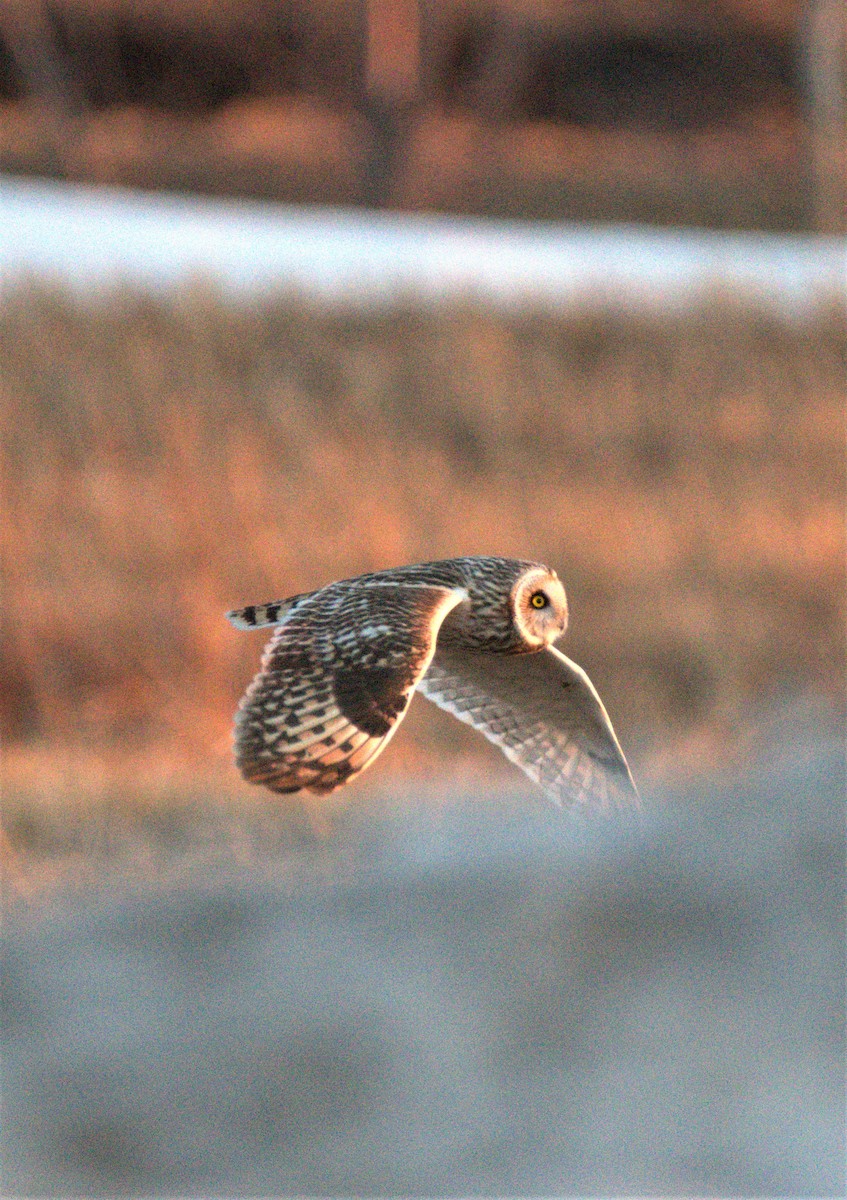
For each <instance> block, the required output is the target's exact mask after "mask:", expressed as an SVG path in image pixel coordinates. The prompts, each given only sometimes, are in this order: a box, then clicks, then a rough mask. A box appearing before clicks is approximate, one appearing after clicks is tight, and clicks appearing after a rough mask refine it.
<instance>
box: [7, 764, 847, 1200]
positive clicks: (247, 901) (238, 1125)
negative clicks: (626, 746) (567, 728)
mask: <svg viewBox="0 0 847 1200" xmlns="http://www.w3.org/2000/svg"><path fill="white" fill-rule="evenodd" d="M844 782H845V780H844V762H843V753H842V750H841V748H840V747H828V746H816V747H814V748H813V749H808V748H807V750H806V751H805V752H800V751H799V750H798V751H786V752H785V754H784V757H783V758H782V759H781V760H780V762H778V763H774V765H773V767H772V769H771V770H770V772H769V773H767V774H763V775H757V776H755V777H751V778H748V779H747V780H745V781H744V782H742V783H741V784H737V785H735V786H732V787H725V788H724V789H723V790H721V791H719V792H717V793H715V794H709V793H708V791H707V790H706V789H703V788H701V789H699V792H694V793H693V794H690V795H686V796H677V797H675V798H674V797H664V798H663V799H662V800H661V803H660V802H659V801H658V800H656V799H655V798H654V799H650V798H648V799H647V802H646V812H645V814H644V815H642V817H641V818H632V819H631V820H630V819H626V820H624V819H623V818H620V817H615V818H614V819H612V820H608V821H605V820H602V819H601V820H598V821H591V822H585V823H581V824H577V823H575V822H573V821H567V820H566V819H565V818H563V815H562V813H561V812H557V811H552V810H547V809H544V808H541V807H539V806H538V805H532V806H530V805H529V804H528V803H527V805H526V807H521V808H519V807H518V806H517V805H515V804H514V803H511V804H510V803H506V802H505V801H504V802H503V804H502V805H493V806H491V807H485V806H482V805H480V804H476V805H473V804H457V805H453V806H450V807H448V808H446V809H445V810H443V811H442V812H441V813H440V814H439V813H436V812H435V811H433V810H430V809H428V808H426V807H424V806H420V805H410V806H409V807H407V808H405V809H394V810H392V813H393V815H391V816H386V815H385V814H384V813H383V815H382V816H381V817H380V816H378V815H377V816H374V815H373V814H371V815H370V817H369V818H368V819H367V820H365V818H364V817H363V818H362V820H361V821H359V820H357V823H356V825H355V829H356V839H357V840H356V843H355V845H354V846H353V845H352V844H347V845H340V846H339V845H337V844H334V843H333V842H332V841H330V842H329V843H327V844H326V845H325V846H324V847H323V848H322V849H321V850H320V851H318V852H315V851H312V854H313V855H314V871H312V872H298V873H295V874H294V875H289V876H287V879H288V882H287V883H286V882H285V880H284V879H283V878H281V877H280V878H279V879H278V880H277V881H276V882H273V881H272V882H269V881H268V873H267V871H265V872H264V873H261V874H260V873H259V872H250V871H245V873H244V874H242V875H241V876H240V877H239V878H238V879H234V878H228V879H222V878H216V879H206V880H205V881H200V880H198V881H197V883H196V884H194V885H191V886H186V885H183V886H180V887H178V888H175V887H171V888H169V889H168V890H166V891H165V892H161V891H159V892H156V891H153V890H151V889H148V890H147V891H146V892H143V893H136V894H135V895H134V896H132V895H129V896H128V895H126V894H124V895H123V897H122V898H118V897H113V898H112V899H110V898H109V896H108V895H106V896H104V895H102V894H101V895H100V897H99V898H98V900H97V901H96V903H89V904H87V905H82V904H81V905H79V906H78V907H76V908H75V909H73V910H71V909H66V911H65V912H64V913H63V914H61V915H55V916H53V917H52V918H47V919H42V920H40V921H39V922H37V923H33V922H31V921H30V922H26V921H18V920H17V919H16V918H15V917H14V916H13V917H12V919H11V920H10V922H9V923H8V928H7V933H6V949H5V964H4V1001H5V1022H4V1025H5V1065H4V1071H5V1079H4V1110H5V1111H4V1120H3V1126H4V1139H5V1147H4V1159H3V1161H4V1164H5V1165H4V1172H5V1178H4V1181H3V1183H4V1187H3V1192H4V1194H5V1195H10V1194H26V1195H47V1194H51V1195H59V1194H61V1195H63V1196H69V1195H78V1194H85V1195H89V1196H97V1195H107V1194H108V1195H118V1194H122V1193H124V1194H125V1193H135V1194H155V1193H159V1194H166V1193H168V1194H183V1195H185V1194H191V1193H194V1194H197V1193H202V1194H218V1195H221V1194H224V1195H227V1194H228V1195H248V1194H250V1195H271V1194H291V1193H299V1194H304V1193H311V1194H315V1193H319V1194H325V1195H326V1194H359V1195H368V1194H370V1195H375V1194H382V1195H385V1194H393V1195H396V1194H405V1195H415V1194H441V1195H446V1194H453V1195H460V1194H464V1195H470V1194H474V1193H487V1194H508V1193H512V1194H514V1193H523V1194H536V1195H538V1194H544V1193H559V1194H566V1193H575V1192H582V1193H597V1192H602V1193H615V1192H618V1193H624V1192H625V1193H633V1192H639V1193H648V1192H665V1193H666V1194H667V1193H671V1194H676V1195H683V1194H692V1193H699V1194H707V1193H715V1192H718V1193H724V1194H730V1193H731V1194H735V1195H755V1194H771V1195H774V1194H779V1195H797V1194H803V1195H843V1194H844V1183H845V1181H844V1111H843V1064H844V1049H845V1047H844V974H843V973H844V961H843V952H844ZM341 840H342V841H343V840H344V839H341ZM305 853H306V852H305V851H304V854H305Z"/></svg>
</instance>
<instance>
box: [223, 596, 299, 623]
mask: <svg viewBox="0 0 847 1200" xmlns="http://www.w3.org/2000/svg"><path fill="white" fill-rule="evenodd" d="M304 594H305V593H304ZM302 599H303V595H299V596H289V597H288V599H287V600H272V601H271V602H270V604H248V605H247V607H246V608H234V609H232V611H231V612H228V613H227V614H226V619H227V620H228V621H229V622H230V623H231V624H232V625H234V626H235V628H236V629H260V628H262V627H263V626H266V625H281V624H282V622H283V621H284V620H285V618H286V617H287V616H288V614H289V613H290V612H291V610H292V608H294V606H295V605H296V604H297V602H298V601H299V600H302Z"/></svg>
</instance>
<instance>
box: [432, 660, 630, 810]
mask: <svg viewBox="0 0 847 1200" xmlns="http://www.w3.org/2000/svg"><path fill="white" fill-rule="evenodd" d="M418 691H419V692H421V694H422V695H424V696H426V697H427V699H429V700H432V701H434V702H435V703H436V704H438V705H439V706H440V707H441V708H445V709H447V711H448V712H451V713H453V714H454V716H457V717H458V718H459V720H460V721H465V722H467V723H468V724H469V725H473V726H474V728H476V729H478V730H479V731H480V732H481V733H483V734H484V735H485V736H486V737H487V738H488V740H489V741H490V742H493V743H494V744H495V746H499V747H500V749H501V750H502V751H503V753H504V754H505V755H506V756H507V758H510V759H511V760H512V762H513V763H516V764H517V765H518V766H519V767H520V768H521V769H522V770H523V771H525V772H526V774H527V775H528V776H529V777H530V779H532V780H534V782H535V783H537V784H539V785H540V786H541V787H542V788H543V789H544V790H545V791H546V792H547V793H548V795H550V796H551V797H552V798H553V799H554V800H555V801H556V803H557V804H569V805H577V804H590V805H594V806H596V807H603V808H605V807H608V806H610V805H615V806H625V805H626V806H629V805H632V804H637V803H638V792H637V791H636V788H635V784H634V783H633V780H632V776H631V774H630V772H629V767H628V766H627V763H626V759H625V758H624V756H623V752H622V750H621V748H620V746H619V745H618V740H617V738H616V737H615V734H614V730H613V729H612V725H611V722H610V721H609V718H608V716H607V714H606V710H605V708H604V707H603V704H602V702H601V700H600V697H599V696H598V695H597V693H596V691H595V690H594V687H593V685H592V683H591V680H590V679H589V678H588V676H587V675H586V674H585V672H584V671H583V670H582V668H581V667H578V666H577V665H576V663H574V662H571V660H570V659H569V658H566V657H565V656H564V654H562V653H561V652H560V651H558V650H556V649H555V648H554V647H549V648H548V649H547V650H541V651H539V652H538V653H536V654H489V653H485V652H483V651H478V650H470V649H464V648H460V647H455V646H452V645H451V646H443V647H441V646H440V647H439V648H438V650H437V652H436V654H435V657H434V659H433V661H432V663H431V664H430V667H429V670H428V671H427V673H426V675H425V676H424V678H423V679H422V680H421V682H420V683H419V684H418Z"/></svg>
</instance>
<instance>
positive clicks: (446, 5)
mask: <svg viewBox="0 0 847 1200" xmlns="http://www.w3.org/2000/svg"><path fill="white" fill-rule="evenodd" d="M843 26H844V14H843V8H842V5H841V3H840V2H839V0H814V2H811V0H810V2H807V3H805V4H802V3H800V2H799V0H770V2H767V0H711V2H709V0H699V2H694V0H664V2H663V3H661V4H658V3H651V2H650V0H592V2H591V3H588V2H587V0H548V2H544V0H497V2H491V0H483V2H480V0H419V2H416V0H308V2H307V0H216V2H214V3H213V2H212V0H47V2H45V0H6V2H5V3H4V4H3V5H2V6H0V171H5V172H15V173H24V174H36V175H51V176H59V177H64V178H69V179H77V180H86V181H96V182H105V183H118V184H128V185H133V186H140V187H144V188H170V189H179V190H192V191H202V192H206V193H212V194H225V195H241V196H254V197H255V196H258V197H268V198H275V199H280V200H286V201H296V202H306V203H313V202H314V203H324V204H326V203H331V204H345V205H350V204H362V205H374V206H378V207H389V208H403V209H409V210H418V211H421V210H434V211H452V212H463V213H482V214H487V215H501V216H502V215H508V216H534V217H539V216H541V217H565V218H574V219H598V220H606V219H625V220H642V221H653V222H662V223H682V224H700V225H707V226H718V227H752V228H756V227H758V228H770V229H824V230H834V229H838V228H843V205H842V203H841V200H842V194H843V193H842V187H843V180H844V174H845V151H844V138H843V128H842V122H843V92H844V58H845V56H844V32H843Z"/></svg>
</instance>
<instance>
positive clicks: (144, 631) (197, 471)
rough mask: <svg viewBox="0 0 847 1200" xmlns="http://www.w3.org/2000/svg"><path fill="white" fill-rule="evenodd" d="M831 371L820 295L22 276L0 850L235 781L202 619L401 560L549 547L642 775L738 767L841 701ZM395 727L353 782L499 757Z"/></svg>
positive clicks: (453, 736)
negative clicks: (418, 294)
mask: <svg viewBox="0 0 847 1200" xmlns="http://www.w3.org/2000/svg"><path fill="white" fill-rule="evenodd" d="M844 360H845V333H844V314H843V310H842V309H840V308H839V307H838V305H836V304H835V303H833V304H832V305H830V306H829V307H822V308H820V309H818V310H817V311H815V312H814V313H811V314H808V315H807V316H806V317H804V318H803V319H799V320H794V321H791V320H788V319H787V318H782V317H778V316H776V315H774V314H773V313H772V312H770V311H769V310H765V309H763V308H758V307H756V306H755V305H754V304H752V303H746V302H743V301H741V300H734V299H732V298H731V297H727V296H711V297H705V298H703V300H702V301H701V302H700V303H698V304H695V305H693V306H691V307H689V308H687V309H685V310H679V311H674V312H665V313H661V314H659V313H649V312H646V311H645V312H640V313H637V314H635V313H626V312H624V311H615V310H614V309H613V308H611V307H609V306H603V305H599V304H598V305H597V306H595V307H591V306H586V307H583V308H580V309H577V310H562V311H558V312H555V311H531V310H529V309H527V310H525V311H522V312H518V313H511V314H505V313H501V312H498V311H496V310H494V309H491V308H485V307H482V306H480V305H477V304H475V303H473V302H470V301H468V302H463V303H459V302H457V303H455V304H453V305H452V306H451V307H449V308H445V309H440V310H430V309H426V308H424V307H422V306H420V305H418V304H416V303H414V302H412V301H409V302H408V303H403V304H397V305H396V306H395V307H394V308H392V309H391V310H390V311H382V312H380V311H358V312H350V311H340V310H330V309H326V308H319V307H315V306H313V305H312V304H310V303H307V302H305V301H304V300H301V299H297V298H292V297H280V298H277V299H274V300H264V301H262V302H261V303H260V302H257V301H243V302H235V301H232V300H224V299H222V298H221V297H220V296H218V295H217V294H215V293H214V292H213V291H212V290H210V289H207V288H204V287H199V286H198V287H194V288H186V289H184V290H182V291H179V292H177V293H174V294H172V295H169V296H167V297H165V298H158V299H154V298H151V297H150V296H145V295H141V294H137V293H132V292H128V291H116V292H114V293H112V294H111V295H108V296H101V297H99V298H96V299H92V300H89V301H85V302H84V301H83V300H81V299H80V298H78V297H74V296H73V295H72V294H70V293H68V292H64V291H61V290H57V289H51V288H48V287H45V286H40V285H36V284H34V283H29V284H22V285H21V286H20V287H18V288H17V290H15V291H13V292H11V293H7V295H6V298H5V299H4V301H3V303H2V306H0V367H1V370H0V386H2V413H3V415H2V420H3V439H2V441H3V449H2V455H3V464H2V480H3V489H4V497H3V508H4V519H3V526H2V539H3V543H2V553H3V563H4V577H5V607H6V612H7V619H6V623H5V638H4V642H3V648H2V658H1V659H0V672H2V676H3V679H4V681H5V682H4V687H3V690H2V701H1V702H2V712H0V717H2V736H3V745H4V759H3V772H4V806H5V813H6V820H7V829H8V832H9V836H10V838H11V840H12V843H13V844H17V845H19V846H23V845H26V843H27V841H28V839H29V840H31V839H32V838H35V837H36V835H37V831H38V828H39V826H38V822H39V820H40V819H41V818H39V817H38V813H39V812H40V811H42V809H43V808H44V806H47V807H49V808H50V811H51V813H53V818H51V819H54V818H55V814H56V813H57V812H71V811H75V809H74V806H78V805H79V804H80V803H83V804H84V803H85V801H86V797H89V798H91V797H95V796H98V797H103V796H110V795H118V796H122V797H123V798H124V799H125V800H127V802H130V801H134V800H137V801H138V804H139V806H140V808H141V809H143V808H144V806H145V804H148V807H149V805H150V804H153V803H154V801H155V802H156V803H158V802H159V801H157V800H156V799H155V798H156V797H159V800H161V798H162V797H165V796H170V795H174V794H175V793H176V792H177V791H180V789H181V790H182V792H183V793H185V794H191V795H196V794H197V793H198V791H200V792H202V790H203V789H204V788H205V787H207V786H211V785H212V784H214V787H215V788H217V789H218V790H223V792H225V793H226V794H227V795H230V796H242V797H246V796H247V793H248V789H247V788H246V786H242V785H241V784H240V783H239V782H238V781H237V779H236V776H235V773H234V770H233V769H232V768H231V766H230V760H229V732H228V731H229V725H230V720H231V715H232V710H233V708H234V705H235V703H236V702H237V699H238V696H239V695H240V693H241V691H242V689H243V687H244V685H245V684H246V682H247V681H248V679H249V678H250V676H251V673H252V672H253V670H254V669H255V666H256V664H257V661H258V656H259V652H260V649H261V640H262V639H261V637H260V636H259V635H256V636H249V635H245V634H239V633H237V632H235V631H234V630H232V629H231V628H230V627H229V625H228V624H227V623H226V621H225V620H224V619H223V613H224V611H225V610H226V609H228V608H230V607H233V606H236V605H240V604H245V603H249V602H258V601H263V600H270V599H274V598H278V597H281V596H284V595H287V594H289V593H292V592H297V591H303V590H306V589H309V588H313V587H317V586H320V585H321V584H323V583H326V582H327V581H329V580H331V579H335V578H338V577H341V576H344V575H352V574H358V573H360V572H362V571H367V570H374V569H378V568H380V567H385V566H389V565H393V564H396V563H401V562H406V561H413V560H422V559H427V558H438V557H444V556H449V555H454V554H465V553H504V554H515V555H520V556H526V557H534V558H539V559H542V560H545V561H547V562H549V563H551V564H552V565H554V566H555V567H556V568H557V570H558V571H559V573H560V575H561V576H562V578H563V580H564V581H565V584H566V587H567V588H568V591H569V595H570V599H571V608H572V629H571V633H570V635H569V639H568V643H567V647H566V648H567V651H568V653H569V654H570V655H572V657H574V658H575V659H576V660H577V661H578V662H580V663H581V664H582V665H583V666H585V668H586V669H587V670H588V672H589V674H590V675H591V676H592V678H593V680H594V682H595V683H596V685H597V687H598V690H599V691H600V693H601V695H602V696H603V697H604V699H605V700H606V702H607V706H608V708H609V711H610V714H611V716H612V719H613V721H614V722H615V724H616V727H617V729H618V732H619V735H620V737H621V741H622V742H623V744H624V746H625V747H626V748H627V750H628V752H629V754H630V757H631V759H632V761H633V767H634V770H635V772H636V775H637V776H639V778H641V779H642V781H644V780H647V781H648V782H649V780H650V779H651V778H655V777H659V776H662V775H669V774H675V773H679V772H681V771H685V770H689V769H692V768H693V769H697V770H701V769H704V768H707V767H724V766H728V767H731V766H732V765H734V764H736V765H737V764H738V763H739V762H741V761H743V760H744V759H745V757H747V756H749V755H754V754H755V753H756V751H757V744H758V738H759V734H760V730H761V727H762V722H763V721H765V720H767V719H768V718H769V715H770V714H771V713H772V711H773V710H774V709H779V708H782V707H784V706H785V705H786V704H791V703H795V702H798V701H808V700H811V701H813V702H814V703H815V704H816V705H821V706H822V707H821V708H820V711H821V712H822V713H823V714H827V713H828V714H830V715H831V717H832V719H833V720H835V719H837V718H838V715H839V713H840V709H841V706H842V703H843V685H844V669H843V668H844V655H843V650H844V643H843V628H844V608H845V604H844V601H845V590H844V526H843V495H844V451H843V402H844V395H843V385H844ZM823 719H824V720H827V719H829V718H828V717H826V715H824V717H823ZM407 724H408V728H407V729H406V730H404V733H403V734H402V735H401V736H400V737H398V738H397V739H396V740H395V741H394V742H393V743H392V746H391V748H390V750H389V751H388V752H387V753H386V755H385V756H384V758H383V759H382V760H380V763H379V764H378V765H377V766H376V767H375V768H374V772H373V777H372V779H373V784H378V783H379V780H380V779H382V780H384V779H386V778H387V777H388V776H389V775H390V774H391V773H392V772H393V771H396V770H405V771H427V772H429V771H431V770H432V769H433V768H434V764H435V762H436V757H437V758H438V759H440V758H441V757H442V756H443V757H444V758H445V759H446V762H447V764H448V768H449V770H450V772H451V774H454V773H455V775H456V776H457V777H461V774H462V772H466V773H469V774H470V775H473V774H475V773H476V772H477V771H478V770H481V769H482V768H483V766H484V767H485V769H486V770H490V771H499V770H502V771H504V772H506V771H509V770H511V768H509V767H508V766H507V764H505V762H503V763H501V761H500V759H499V756H497V755H495V754H494V752H493V751H490V750H489V749H488V748H487V747H486V745H485V743H484V742H483V741H482V739H480V738H477V737H475V736H474V735H473V734H472V733H470V732H469V731H467V730H465V729H464V727H462V726H460V725H459V724H458V723H457V722H455V721H452V720H451V719H450V718H448V717H445V716H443V715H442V714H440V713H438V712H437V711H436V710H435V709H433V708H432V707H431V706H429V705H426V704H425V703H424V702H423V701H418V702H417V703H416V704H414V705H413V708H412V712H411V714H410V717H409V719H408V722H407ZM363 782H364V781H363ZM145 798H146V799H145ZM148 802H149V803H148ZM39 806H41V808H39Z"/></svg>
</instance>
